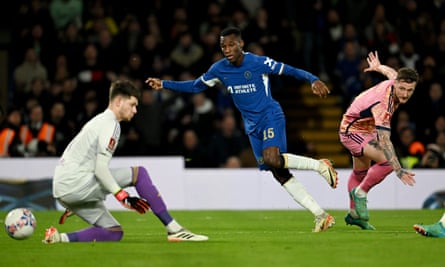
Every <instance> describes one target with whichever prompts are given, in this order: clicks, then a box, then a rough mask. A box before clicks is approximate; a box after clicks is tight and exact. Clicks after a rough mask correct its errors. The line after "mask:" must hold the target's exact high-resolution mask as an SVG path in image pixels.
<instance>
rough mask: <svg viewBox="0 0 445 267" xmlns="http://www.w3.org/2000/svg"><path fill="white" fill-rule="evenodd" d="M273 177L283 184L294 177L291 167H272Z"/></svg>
mask: <svg viewBox="0 0 445 267" xmlns="http://www.w3.org/2000/svg"><path fill="white" fill-rule="evenodd" d="M271 172H272V174H273V177H274V178H275V179H276V180H277V181H278V182H279V183H280V184H281V185H283V184H285V183H286V182H287V181H289V179H290V178H291V177H292V174H291V173H290V172H289V169H284V168H273V169H271Z"/></svg>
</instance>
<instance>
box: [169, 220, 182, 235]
mask: <svg viewBox="0 0 445 267" xmlns="http://www.w3.org/2000/svg"><path fill="white" fill-rule="evenodd" d="M165 228H166V229H167V232H169V233H176V232H178V231H180V230H181V229H182V226H181V225H180V224H179V223H178V222H177V221H176V220H175V219H173V221H171V222H170V223H169V224H167V226H165Z"/></svg>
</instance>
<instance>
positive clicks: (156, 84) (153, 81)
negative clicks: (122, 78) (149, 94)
mask: <svg viewBox="0 0 445 267" xmlns="http://www.w3.org/2000/svg"><path fill="white" fill-rule="evenodd" d="M145 83H146V84H148V86H150V87H151V88H153V89H154V90H161V89H162V81H161V80H160V79H158V78H147V80H145Z"/></svg>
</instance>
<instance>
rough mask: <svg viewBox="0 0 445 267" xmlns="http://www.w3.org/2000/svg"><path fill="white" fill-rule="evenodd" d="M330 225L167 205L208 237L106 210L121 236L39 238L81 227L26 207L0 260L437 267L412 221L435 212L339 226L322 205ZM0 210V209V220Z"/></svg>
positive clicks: (282, 215) (302, 214)
mask: <svg viewBox="0 0 445 267" xmlns="http://www.w3.org/2000/svg"><path fill="white" fill-rule="evenodd" d="M330 212H331V214H332V215H334V216H335V218H336V221H337V223H336V225H335V226H334V227H333V228H331V229H329V230H328V231H327V232H322V233H312V232H311V229H312V227H313V217H312V215H311V214H310V213H309V212H308V211H303V210H289V211H172V215H173V216H174V217H175V218H176V219H177V220H178V221H179V222H180V223H181V224H183V225H184V226H185V227H187V228H189V229H190V230H192V231H194V232H196V233H202V234H205V235H208V236H209V238H210V240H209V241H207V242H196V243H194V242H181V243H169V242H167V241H166V240H167V237H166V233H165V230H164V228H163V226H162V225H161V223H160V222H159V221H158V220H157V219H156V217H155V216H153V214H148V215H139V214H137V213H135V212H131V211H128V212H127V211H119V212H117V211H116V212H113V214H114V215H115V216H116V218H117V219H118V220H119V221H120V222H121V224H122V226H123V227H124V230H125V233H124V237H123V239H122V241H121V242H96V243H69V244H66V243H64V244H54V245H44V244H42V243H41V239H42V237H43V233H44V230H45V228H46V227H48V226H50V225H55V226H57V227H58V228H59V230H60V231H61V232H66V231H72V230H76V229H80V228H84V227H87V225H86V224H85V223H84V222H83V221H81V220H79V219H78V218H77V217H75V216H74V217H70V218H68V219H67V222H66V223H65V224H64V225H59V226H58V225H57V221H58V219H59V216H60V215H61V212H57V211H34V214H35V216H36V218H37V229H36V232H35V233H34V235H33V236H32V237H31V238H29V239H27V240H22V241H17V240H14V239H12V238H10V237H8V236H7V235H6V232H5V231H3V233H1V234H0V251H1V255H0V266H1V267H15V266H33V267H34V266H36V267H40V266H42V267H52V266H58V267H59V266H63V267H71V266H73V267H74V266H75V267H80V266H82V267H83V266H95V267H97V266H101V267H114V266H115V267H132V266H135V267H136V266H137V267H141V266H143V267H151V266H153V267H167V266H171V267H173V266H174V267H187V266H190V267H192V266H193V267H199V266H206V267H223V266H224V267H238V266H239V267H249V266H255V267H268V266H273V267H286V266H293V267H298V266H317V267H318V266H320V267H322V266H329V267H335V266H341V267H349V266H353V267H367V266H369V267H371V266H372V267H384V266H391V267H399V266H400V267H402V266H403V267H410V266H413V267H422V266H425V267H435V266H437V267H439V266H440V267H443V266H445V253H444V251H445V239H437V238H426V237H423V236H420V235H418V234H416V233H415V232H414V230H413V229H412V225H413V224H414V223H419V222H424V223H427V224H429V223H433V222H436V221H437V220H438V219H439V218H440V217H441V216H442V213H443V211H442V210H396V211H393V210H371V211H370V217H371V220H370V223H372V224H373V225H374V226H375V227H376V228H377V230H376V231H364V230H361V229H359V228H358V227H356V226H347V225H346V224H345V223H344V220H343V217H344V216H345V214H346V211H339V210H334V211H330ZM5 216H6V212H5V211H0V220H1V222H2V224H3V219H4V217H5Z"/></svg>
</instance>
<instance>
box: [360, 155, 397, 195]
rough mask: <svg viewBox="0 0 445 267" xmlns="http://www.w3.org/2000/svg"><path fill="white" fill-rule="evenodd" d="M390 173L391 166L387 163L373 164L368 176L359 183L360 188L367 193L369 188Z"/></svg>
mask: <svg viewBox="0 0 445 267" xmlns="http://www.w3.org/2000/svg"><path fill="white" fill-rule="evenodd" d="M391 172H392V166H391V165H390V164H389V162H388V161H383V162H380V163H376V164H374V165H373V166H372V167H371V168H369V170H368V174H367V175H366V176H365V178H364V179H363V181H362V182H361V183H360V188H361V189H362V190H363V191H365V192H369V190H371V188H373V187H374V186H376V185H377V184H379V183H380V182H382V181H383V180H384V179H385V178H386V176H388V174H390V173H391Z"/></svg>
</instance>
